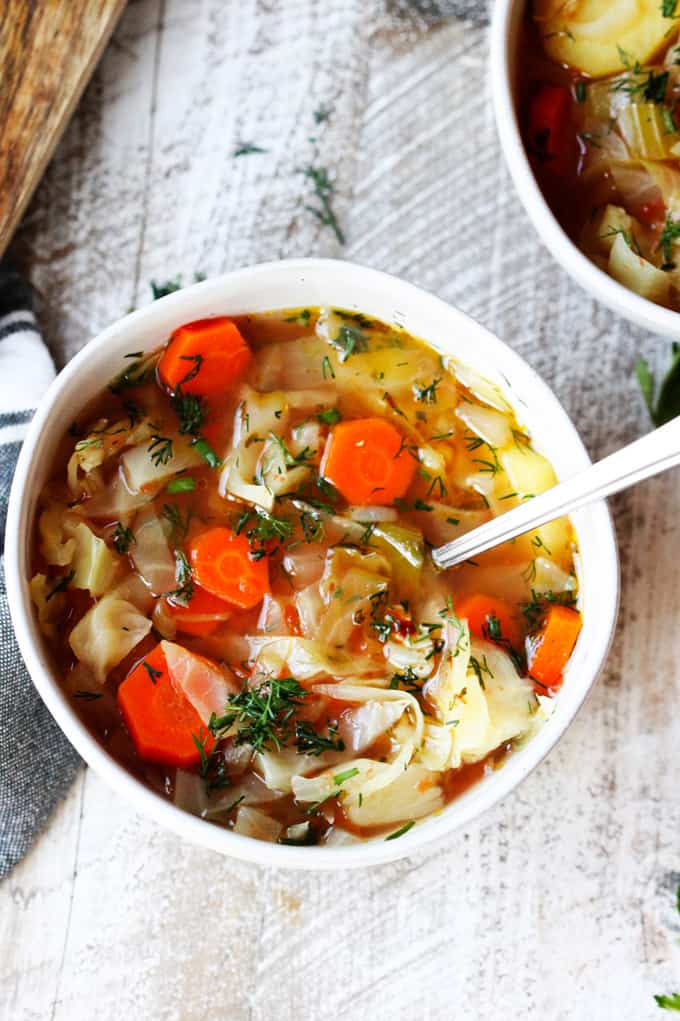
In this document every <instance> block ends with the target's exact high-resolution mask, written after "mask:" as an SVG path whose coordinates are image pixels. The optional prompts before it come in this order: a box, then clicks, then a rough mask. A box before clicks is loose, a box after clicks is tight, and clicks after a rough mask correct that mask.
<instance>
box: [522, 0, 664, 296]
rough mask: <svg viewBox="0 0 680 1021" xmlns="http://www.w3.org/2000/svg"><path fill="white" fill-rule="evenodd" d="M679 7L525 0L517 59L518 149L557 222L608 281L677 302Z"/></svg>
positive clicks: (607, 0) (655, 2) (650, 1)
mask: <svg viewBox="0 0 680 1021" xmlns="http://www.w3.org/2000/svg"><path fill="white" fill-rule="evenodd" d="M676 7H678V10H677V11H676ZM679 15H680V5H678V4H677V3H675V2H673V0H667V2H664V3H661V2H660V0H641V2H640V3H636V4H627V3H613V2H611V0H591V2H590V3H588V4H585V3H565V2H564V0H534V3H533V4H529V5H528V11H527V18H526V23H525V26H524V33H523V38H522V43H521V52H520V59H519V61H518V67H519V81H518V87H519V108H520V121H521V127H522V133H523V137H524V142H525V146H526V149H527V152H528V154H529V158H530V161H531V164H532V167H533V170H534V173H535V175H536V178H537V180H538V182H539V184H540V186H541V189H542V191H543V193H544V195H545V198H546V200H547V202H548V204H549V205H550V207H551V209H552V211H553V212H554V213H555V215H556V217H557V219H558V220H559V221H560V223H561V225H562V227H563V228H564V229H565V230H566V232H567V233H568V234H569V236H570V237H571V238H572V240H573V241H574V242H575V243H576V244H577V245H578V246H579V247H580V248H581V250H582V251H583V252H584V253H585V254H586V255H587V256H588V257H589V258H590V259H592V260H593V262H595V263H596V264H597V265H598V266H599V267H600V268H601V269H603V270H605V272H607V273H608V274H609V275H610V276H612V277H614V279H615V280H618V281H619V282H620V283H621V284H623V285H624V286H625V287H628V288H630V289H631V290H632V291H635V292H636V293H637V294H640V295H641V296H642V297H645V298H648V299H650V300H651V301H654V302H656V303H658V304H660V305H665V306H667V307H668V308H673V309H676V310H677V309H680V260H679V257H678V244H679V243H680V219H679V218H680V109H678V100H679V99H680V47H679V46H678V24H679V21H678V16H679Z"/></svg>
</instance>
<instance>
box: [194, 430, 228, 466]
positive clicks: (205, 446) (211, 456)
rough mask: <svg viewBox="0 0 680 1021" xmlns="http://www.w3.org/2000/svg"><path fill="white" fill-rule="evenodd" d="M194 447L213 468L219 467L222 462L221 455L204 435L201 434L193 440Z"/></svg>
mask: <svg viewBox="0 0 680 1021" xmlns="http://www.w3.org/2000/svg"><path fill="white" fill-rule="evenodd" d="M191 445H192V447H193V448H194V450H195V451H196V453H197V454H198V455H199V457H202V458H203V460H204V461H205V462H206V464H208V465H210V467H211V468H219V467H220V465H221V464H222V462H221V461H220V459H219V457H218V456H217V454H216V453H215V451H214V450H213V448H212V447H211V446H210V444H209V443H208V441H207V440H204V439H203V437H202V436H199V437H198V438H197V439H195V440H194V441H193V442H192V444H191Z"/></svg>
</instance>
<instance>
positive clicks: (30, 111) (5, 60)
mask: <svg viewBox="0 0 680 1021" xmlns="http://www.w3.org/2000/svg"><path fill="white" fill-rule="evenodd" d="M124 6H125V0H0V74H1V75H2V87H1V88H0V257H1V256H2V255H3V253H4V251H5V249H6V248H7V245H8V244H9V241H10V239H11V237H12V234H13V233H14V229H15V227H16V226H17V224H18V222H19V219H20V217H21V214H22V213H23V211H24V209H25V208H26V205H27V204H28V200H29V199H30V197H31V195H32V194H33V191H34V189H35V187H36V185H37V184H38V182H39V180H40V178H41V177H42V174H43V172H44V170H45V167H46V166H47V162H48V160H49V158H50V156H51V155H52V153H53V151H54V148H55V146H56V144H57V142H58V141H59V139H60V137H61V135H62V133H63V131H64V128H65V127H66V125H67V124H68V121H69V118H70V116H71V114H72V113H73V110H74V109H75V106H76V104H77V102H78V100H79V99H80V96H81V95H82V92H83V89H84V88H85V86H86V85H87V82H88V81H89V79H90V76H91V74H92V72H93V71H94V69H95V67H96V64H97V61H98V60H99V57H100V55H101V53H102V50H103V49H104V46H105V45H106V42H107V40H108V38H109V36H110V35H111V32H112V31H113V28H114V26H115V24H116V21H117V20H118V18H119V16H120V14H121V12H122V10H123V7H124Z"/></svg>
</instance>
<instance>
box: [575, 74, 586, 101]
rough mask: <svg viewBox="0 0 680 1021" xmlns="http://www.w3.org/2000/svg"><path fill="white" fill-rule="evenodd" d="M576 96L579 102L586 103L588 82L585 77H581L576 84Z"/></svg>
mask: <svg viewBox="0 0 680 1021" xmlns="http://www.w3.org/2000/svg"><path fill="white" fill-rule="evenodd" d="M574 96H575V98H576V102H577V103H585V101H586V83H585V81H584V80H583V78H579V80H578V81H577V82H576V85H575V86H574Z"/></svg>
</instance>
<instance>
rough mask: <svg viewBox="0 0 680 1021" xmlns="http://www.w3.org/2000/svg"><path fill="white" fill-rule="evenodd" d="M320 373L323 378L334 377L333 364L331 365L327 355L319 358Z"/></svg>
mask: <svg viewBox="0 0 680 1021" xmlns="http://www.w3.org/2000/svg"><path fill="white" fill-rule="evenodd" d="M326 373H328V377H327V376H326ZM321 375H322V376H323V378H324V379H326V378H329V379H335V373H334V372H333V366H332V365H331V360H330V358H329V357H328V355H325V356H324V358H323V359H322V360H321Z"/></svg>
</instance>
